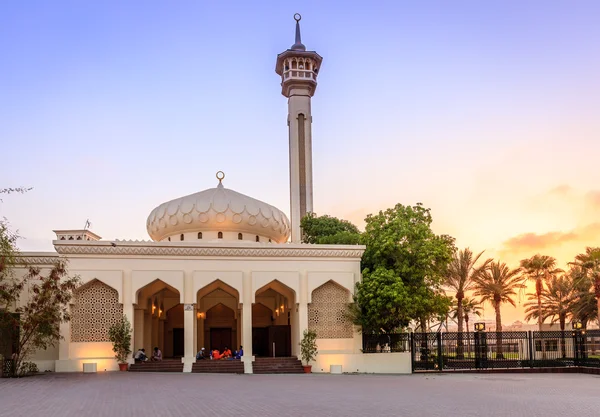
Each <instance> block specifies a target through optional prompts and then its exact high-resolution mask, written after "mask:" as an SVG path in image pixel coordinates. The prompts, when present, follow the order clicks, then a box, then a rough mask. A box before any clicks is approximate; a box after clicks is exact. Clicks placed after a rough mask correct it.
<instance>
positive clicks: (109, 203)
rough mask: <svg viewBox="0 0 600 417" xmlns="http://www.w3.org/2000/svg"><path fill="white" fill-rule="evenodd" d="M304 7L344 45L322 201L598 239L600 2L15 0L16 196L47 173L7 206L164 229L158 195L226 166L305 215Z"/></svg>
mask: <svg viewBox="0 0 600 417" xmlns="http://www.w3.org/2000/svg"><path fill="white" fill-rule="evenodd" d="M296 12H299V13H301V14H302V16H303V17H302V21H301V27H302V40H303V43H304V44H305V45H306V46H307V49H308V50H314V51H317V52H318V53H319V54H320V55H321V56H323V57H324V61H323V64H322V66H321V68H320V72H319V85H318V88H317V91H316V94H315V96H314V98H313V102H312V110H313V176H314V208H315V211H316V212H317V213H318V214H330V215H333V216H336V217H341V218H344V219H348V220H350V221H352V222H354V223H356V224H357V225H358V226H359V227H360V226H363V225H364V222H363V219H364V217H365V215H366V214H368V213H375V212H377V211H379V210H384V209H386V208H388V207H392V206H393V205H395V204H396V203H402V204H405V205H406V204H414V203H417V202H421V203H423V204H424V205H425V206H426V207H430V208H431V209H432V215H433V218H434V224H433V229H434V231H435V232H436V233H445V234H450V235H452V236H454V237H455V238H456V244H457V246H458V247H459V248H465V247H470V248H471V249H472V250H473V251H477V252H479V251H482V250H485V253H484V257H494V258H496V259H500V260H502V261H504V262H507V263H508V264H509V265H511V266H516V265H517V264H518V262H519V260H520V259H523V258H526V257H530V256H532V255H533V254H535V253H542V254H545V255H550V256H554V257H556V258H557V259H558V263H559V266H562V267H566V264H567V262H569V261H570V260H572V258H573V256H574V255H575V254H577V253H580V252H583V251H584V250H585V247H586V246H600V181H599V180H600V170H599V165H598V163H597V159H598V155H600V117H599V115H600V77H598V74H600V25H598V24H597V22H598V16H599V15H600V3H599V2H597V1H585V0H582V1H577V2H572V1H549V0H548V1H541V0H539V1H534V0H531V1H522V0H518V1H517V0H515V1H491V0H490V1H485V2H481V1H475V0H473V1H459V0H457V1H452V2H448V1H420V2H409V1H375V0H374V1H370V2H350V1H327V2H325V1H304V2H289V1H285V2H282V1H260V2H246V1H237V2H234V1H221V2H214V1H211V2H209V1H177V2H165V1H155V0H144V1H141V0H140V1H134V0H130V1H109V0H107V1H102V2H81V1H64V0H54V1H52V2H47V1H29V0H20V1H4V2H0V51H1V53H0V145H1V146H0V149H1V155H2V158H1V160H2V163H1V164H0V188H5V187H15V186H26V187H33V189H32V190H31V191H29V192H28V193H26V194H23V195H20V194H13V195H8V196H6V195H5V196H3V197H2V200H3V201H2V202H1V203H0V216H3V217H6V218H7V219H8V221H9V222H10V224H11V226H12V228H13V229H17V230H18V231H19V234H20V235H21V236H22V237H23V238H22V239H21V240H20V242H19V246H20V248H21V249H22V250H24V251H50V250H53V247H52V243H51V241H52V239H53V236H54V234H53V233H52V230H55V229H79V228H83V226H84V224H85V222H86V220H87V219H89V220H90V222H91V223H92V227H91V229H92V231H94V232H95V233H97V234H99V235H100V236H102V237H103V238H105V239H149V237H148V234H147V232H146V230H145V223H146V218H147V216H148V214H149V213H150V211H151V210H152V209H153V208H154V207H156V206H157V205H159V204H161V203H162V202H165V201H168V200H171V199H174V198H177V197H180V196H183V195H187V194H191V193H194V192H197V191H201V190H204V189H206V188H211V187H214V186H215V185H216V183H217V180H216V178H215V173H216V172H217V171H219V170H222V171H224V172H225V173H226V178H225V180H224V185H225V186H226V187H228V188H232V189H235V190H237V191H239V192H242V193H244V194H247V195H250V196H252V197H255V198H258V199H260V200H263V201H265V202H268V203H270V204H272V205H274V206H276V207H279V208H281V209H282V210H283V211H285V212H286V213H289V175H288V138H287V126H286V117H287V101H286V99H285V97H283V96H282V95H281V90H280V85H279V84H280V79H279V77H278V76H277V75H276V74H275V60H276V55H277V54H278V53H280V52H283V51H284V50H286V49H287V48H289V47H290V46H291V45H292V44H293V42H294V21H293V17H292V16H293V14H294V13H296ZM523 301H524V300H520V303H521V305H520V306H519V308H518V309H513V308H512V307H511V308H506V309H503V321H504V323H510V322H512V321H514V320H517V319H521V318H522V317H521V316H522V302H523ZM485 314H486V316H490V317H492V316H493V311H492V309H491V307H489V306H488V307H486V312H485Z"/></svg>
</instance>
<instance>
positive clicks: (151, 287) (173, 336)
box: [132, 279, 184, 358]
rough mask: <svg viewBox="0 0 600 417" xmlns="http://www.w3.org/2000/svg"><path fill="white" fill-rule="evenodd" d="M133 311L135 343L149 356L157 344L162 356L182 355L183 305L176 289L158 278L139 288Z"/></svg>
mask: <svg viewBox="0 0 600 417" xmlns="http://www.w3.org/2000/svg"><path fill="white" fill-rule="evenodd" d="M136 301H137V304H136V306H135V314H134V323H133V329H134V337H133V339H134V346H132V350H134V351H136V350H138V349H141V348H144V349H145V350H146V354H147V355H148V356H150V354H151V352H152V349H153V348H154V347H158V348H159V349H160V350H161V351H162V352H163V357H164V358H179V357H182V356H183V355H184V351H183V348H184V331H183V304H180V294H179V291H178V290H177V289H175V288H173V287H172V286H170V285H169V284H167V283H165V282H163V281H161V280H160V279H157V280H155V281H153V282H151V283H149V284H147V285H146V286H144V287H142V288H140V289H139V290H138V292H137V296H136Z"/></svg>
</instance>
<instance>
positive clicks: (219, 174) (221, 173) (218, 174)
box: [216, 171, 225, 187]
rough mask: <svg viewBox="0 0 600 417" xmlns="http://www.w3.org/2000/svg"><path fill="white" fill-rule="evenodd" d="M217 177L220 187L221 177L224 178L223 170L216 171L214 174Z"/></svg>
mask: <svg viewBox="0 0 600 417" xmlns="http://www.w3.org/2000/svg"><path fill="white" fill-rule="evenodd" d="M216 177H217V179H218V180H219V186H220V187H222V186H223V184H222V182H223V179H224V178H225V173H224V172H223V171H217V175H216Z"/></svg>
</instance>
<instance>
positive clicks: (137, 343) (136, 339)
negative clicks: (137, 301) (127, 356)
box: [131, 308, 144, 352]
mask: <svg viewBox="0 0 600 417" xmlns="http://www.w3.org/2000/svg"><path fill="white" fill-rule="evenodd" d="M134 314H135V319H134V326H133V345H132V346H131V347H132V350H133V351H134V352H136V351H137V350H138V349H141V348H142V347H144V309H143V308H136V309H135V312H134Z"/></svg>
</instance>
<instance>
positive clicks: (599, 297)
mask: <svg viewBox="0 0 600 417" xmlns="http://www.w3.org/2000/svg"><path fill="white" fill-rule="evenodd" d="M572 264H573V265H576V266H578V267H579V268H581V271H582V272H583V277H585V278H586V279H589V280H591V284H592V285H593V289H594V295H595V297H596V306H597V307H596V308H597V310H598V312H597V318H598V325H600V247H598V248H591V247H587V248H585V253H580V254H579V255H577V256H576V257H575V262H572Z"/></svg>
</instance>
